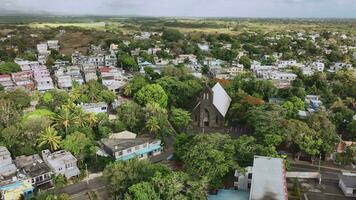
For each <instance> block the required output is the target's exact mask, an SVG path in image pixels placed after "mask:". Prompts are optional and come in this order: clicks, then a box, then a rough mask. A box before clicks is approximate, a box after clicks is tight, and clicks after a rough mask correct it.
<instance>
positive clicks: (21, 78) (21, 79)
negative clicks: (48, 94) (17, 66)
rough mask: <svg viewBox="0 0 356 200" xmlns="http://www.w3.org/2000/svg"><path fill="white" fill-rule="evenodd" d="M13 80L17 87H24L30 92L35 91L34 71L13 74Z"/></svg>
mask: <svg viewBox="0 0 356 200" xmlns="http://www.w3.org/2000/svg"><path fill="white" fill-rule="evenodd" d="M11 77H12V80H13V81H14V83H15V85H16V86H19V87H23V88H25V89H28V90H34V89H35V83H34V82H33V73H32V71H22V72H16V73H12V74H11Z"/></svg>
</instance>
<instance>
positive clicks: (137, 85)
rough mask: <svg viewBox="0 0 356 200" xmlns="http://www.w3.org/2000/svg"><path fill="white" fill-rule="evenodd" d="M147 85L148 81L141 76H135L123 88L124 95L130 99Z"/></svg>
mask: <svg viewBox="0 0 356 200" xmlns="http://www.w3.org/2000/svg"><path fill="white" fill-rule="evenodd" d="M147 84H148V81H147V80H146V79H145V77H143V76H141V75H135V76H134V77H133V78H132V79H131V80H130V81H129V83H127V84H126V85H125V86H124V95H125V96H128V97H132V96H133V95H134V94H136V93H137V92H138V91H139V90H140V89H141V88H142V87H144V86H145V85H147Z"/></svg>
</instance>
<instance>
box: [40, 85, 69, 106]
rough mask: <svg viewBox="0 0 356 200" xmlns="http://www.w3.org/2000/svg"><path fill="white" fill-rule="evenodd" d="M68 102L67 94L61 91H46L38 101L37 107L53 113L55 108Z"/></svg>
mask: <svg viewBox="0 0 356 200" xmlns="http://www.w3.org/2000/svg"><path fill="white" fill-rule="evenodd" d="M68 100H69V94H68V93H67V92H65V91H61V90H50V91H46V92H45V93H44V94H43V95H42V98H40V101H39V107H46V108H48V109H49V110H51V111H54V110H55V109H56V108H57V107H61V106H62V105H64V104H66V103H67V102H68Z"/></svg>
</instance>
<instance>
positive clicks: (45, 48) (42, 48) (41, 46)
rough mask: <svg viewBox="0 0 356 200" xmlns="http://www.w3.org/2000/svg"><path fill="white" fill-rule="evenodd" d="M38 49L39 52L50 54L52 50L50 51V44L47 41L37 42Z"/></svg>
mask: <svg viewBox="0 0 356 200" xmlns="http://www.w3.org/2000/svg"><path fill="white" fill-rule="evenodd" d="M37 51H38V53H39V54H46V55H49V54H50V51H48V45H47V44H46V43H41V44H37Z"/></svg>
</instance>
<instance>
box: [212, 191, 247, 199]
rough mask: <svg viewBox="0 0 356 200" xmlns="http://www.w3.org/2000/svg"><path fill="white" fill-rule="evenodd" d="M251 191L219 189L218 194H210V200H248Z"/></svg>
mask: <svg viewBox="0 0 356 200" xmlns="http://www.w3.org/2000/svg"><path fill="white" fill-rule="evenodd" d="M249 196H250V193H249V192H247V191H241V190H219V192H218V194H217V195H209V196H208V200H248V199H249Z"/></svg>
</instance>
